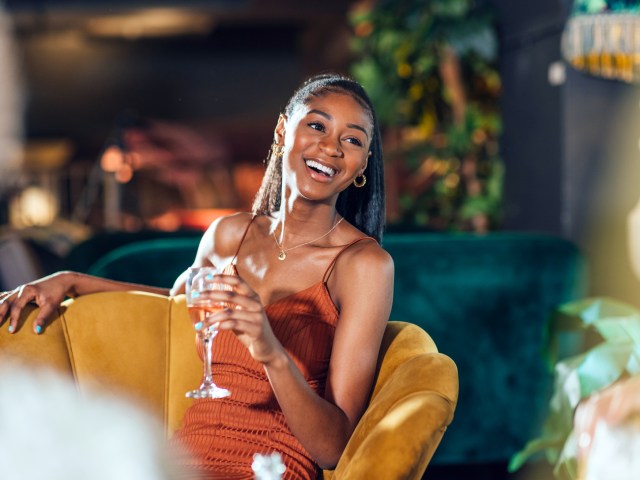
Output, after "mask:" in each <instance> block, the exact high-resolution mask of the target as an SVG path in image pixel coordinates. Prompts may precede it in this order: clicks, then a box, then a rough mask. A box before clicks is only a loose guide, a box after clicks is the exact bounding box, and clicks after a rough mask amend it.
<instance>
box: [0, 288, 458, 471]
mask: <svg viewBox="0 0 640 480" xmlns="http://www.w3.org/2000/svg"><path fill="white" fill-rule="evenodd" d="M35 314H36V312H35V311H34V310H33V309H29V310H28V311H26V312H25V315H23V318H22V319H21V323H20V328H19V329H18V331H17V333H16V334H14V335H10V334H9V333H8V332H7V331H6V328H2V329H0V356H2V357H3V360H2V361H6V357H9V358H18V359H26V360H28V362H29V363H32V364H36V365H38V364H39V365H40V368H42V365H43V364H47V365H51V366H53V367H54V368H56V369H57V370H59V371H61V372H63V373H66V374H68V375H70V376H71V375H72V376H73V377H74V378H75V380H76V382H77V383H78V385H79V387H80V390H84V389H96V388H98V389H102V390H104V391H108V392H110V393H116V394H119V395H124V396H126V397H128V398H130V399H131V400H133V401H135V402H136V403H138V404H139V405H141V406H143V407H144V408H145V409H146V410H147V411H150V412H153V413H154V414H155V415H156V416H157V417H158V418H159V419H161V420H162V421H164V423H165V425H166V428H167V434H168V435H170V434H171V432H173V431H174V430H175V429H176V428H177V427H178V426H179V424H180V420H181V418H182V417H183V415H184V412H185V410H186V409H187V408H188V406H189V404H190V402H191V400H189V399H187V398H185V396H184V393H185V392H186V391H187V390H188V389H191V388H193V387H194V386H195V385H197V384H198V382H199V381H200V380H201V375H202V364H201V362H200V360H199V359H198V357H197V355H196V350H195V343H194V338H195V335H194V331H193V327H192V325H191V322H190V321H189V319H188V315H187V311H186V308H185V305H184V296H183V295H180V296H178V297H176V298H168V297H164V296H161V295H153V294H147V293H142V292H110V293H98V294H93V295H86V296H83V297H79V298H77V299H75V300H69V301H67V302H65V303H64V304H63V306H61V308H60V311H59V315H58V317H56V318H55V319H54V320H53V321H52V322H51V323H50V324H49V325H48V326H47V328H46V329H45V331H44V333H43V334H42V335H39V336H38V335H35V334H33V333H32V331H31V322H32V321H33V319H34V317H35ZM457 394H458V373H457V369H456V366H455V364H454V363H453V361H452V360H451V359H450V358H449V357H447V356H446V355H443V354H441V353H438V351H437V349H436V346H435V343H434V342H433V340H432V339H431V338H430V337H429V335H427V334H426V332H424V330H422V329H421V328H420V327H417V326H416V325H413V324H409V323H403V322H389V324H388V326H387V329H386V331H385V336H384V339H383V344H382V348H381V351H380V356H379V360H378V365H377V374H376V380H375V386H374V389H373V393H372V396H371V400H370V404H369V407H368V408H367V410H366V412H365V414H364V415H363V417H362V419H361V421H360V423H359V424H358V426H357V428H356V430H355V432H354V434H353V436H352V438H351V440H350V441H349V443H348V445H347V447H346V449H345V452H344V455H343V456H342V458H341V460H340V462H339V463H338V465H337V466H336V469H335V471H326V472H325V478H327V479H329V478H330V479H334V480H341V479H369V478H385V479H391V480H393V479H398V480H399V479H416V480H417V479H420V478H421V477H422V474H423V473H424V470H425V469H426V467H427V464H428V463H429V460H430V459H431V457H432V455H433V453H434V451H435V449H436V448H437V446H438V444H439V442H440V440H441V438H442V435H443V433H444V431H445V429H446V428H447V426H448V425H449V424H450V423H451V421H452V419H453V412H454V410H455V406H456V402H457Z"/></svg>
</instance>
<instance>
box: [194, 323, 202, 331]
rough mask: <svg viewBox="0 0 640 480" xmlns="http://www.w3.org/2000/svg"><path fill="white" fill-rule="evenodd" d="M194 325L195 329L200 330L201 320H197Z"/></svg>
mask: <svg viewBox="0 0 640 480" xmlns="http://www.w3.org/2000/svg"><path fill="white" fill-rule="evenodd" d="M194 327H196V330H198V331H200V330H202V322H198V323H196V324H195V325H194Z"/></svg>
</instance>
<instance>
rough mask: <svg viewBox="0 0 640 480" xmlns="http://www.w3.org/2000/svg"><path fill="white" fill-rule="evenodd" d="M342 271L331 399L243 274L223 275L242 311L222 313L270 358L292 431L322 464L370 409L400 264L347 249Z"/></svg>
mask: <svg viewBox="0 0 640 480" xmlns="http://www.w3.org/2000/svg"><path fill="white" fill-rule="evenodd" d="M351 250H353V251H351ZM338 274H339V279H336V281H334V282H333V284H332V291H333V294H334V298H336V299H337V300H338V303H339V305H340V310H341V313H340V318H339V321H338V326H337V328H336V333H335V337H334V344H333V349H332V354H331V360H330V365H329V372H328V377H327V383H326V387H325V397H324V398H322V397H320V396H318V395H317V394H316V392H314V391H313V390H312V389H311V388H310V387H309V385H308V384H307V382H306V380H305V379H304V377H303V376H302V374H301V372H300V371H299V369H298V368H297V366H296V365H295V363H294V362H293V360H292V359H291V358H290V357H289V356H288V355H287V353H286V351H285V350H284V348H283V346H282V344H281V343H280V342H279V341H278V340H277V339H276V338H275V335H274V334H273V331H272V330H271V327H270V325H269V322H268V320H267V318H266V315H265V314H264V310H263V306H262V304H261V303H260V299H259V298H258V296H257V295H256V294H255V292H253V291H252V290H251V289H250V287H248V285H247V284H246V283H245V282H243V281H242V279H240V278H238V277H223V278H224V281H225V282H226V283H228V284H230V285H231V286H232V287H233V288H234V289H235V292H220V293H219V295H220V300H221V301H232V302H235V303H236V304H237V305H238V306H240V307H241V308H240V309H228V310H225V311H223V312H221V313H219V314H217V315H216V316H215V317H214V318H215V320H216V321H217V322H219V323H218V326H219V328H221V329H230V330H233V331H234V332H235V334H236V335H237V336H238V338H239V340H240V341H242V342H243V343H244V344H245V345H246V346H247V348H248V349H249V352H250V353H251V355H252V356H253V358H254V359H256V360H257V361H259V362H262V363H263V365H264V368H265V371H266V373H267V375H268V377H269V381H270V382H271V385H272V387H273V391H274V392H275V395H276V398H277V400H278V403H279V404H280V407H281V408H282V411H283V412H284V415H285V417H286V419H287V424H288V425H289V428H290V429H291V431H292V432H293V434H294V435H295V436H296V437H297V438H298V440H299V441H300V443H302V445H303V446H304V447H305V449H306V450H307V451H308V452H309V453H310V454H311V456H312V457H313V458H314V460H315V461H316V462H317V463H318V465H320V467H322V468H331V467H334V466H335V465H336V463H337V462H338V460H339V458H340V456H341V454H342V452H343V450H344V447H345V446H346V444H347V442H348V440H349V438H350V436H351V434H352V432H353V430H354V428H355V426H356V424H357V422H358V421H359V419H360V417H361V415H362V413H363V411H364V409H365V406H366V402H367V400H368V396H369V394H370V391H371V385H372V382H373V377H374V374H375V368H376V361H377V358H378V353H379V349H380V343H381V341H382V336H383V334H384V329H385V326H386V323H387V320H388V318H389V313H390V310H391V302H392V297H393V261H392V260H391V257H390V256H389V254H388V253H386V252H385V251H384V250H382V249H381V248H379V247H377V246H375V247H374V246H372V245H369V246H366V245H362V247H359V248H353V249H349V250H348V251H346V252H345V253H344V254H343V255H341V257H340V259H339V261H338V264H337V266H336V271H335V272H334V275H335V276H336V277H338Z"/></svg>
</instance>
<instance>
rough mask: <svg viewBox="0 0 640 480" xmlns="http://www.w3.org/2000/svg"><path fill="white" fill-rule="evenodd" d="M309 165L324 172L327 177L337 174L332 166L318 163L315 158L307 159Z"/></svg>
mask: <svg viewBox="0 0 640 480" xmlns="http://www.w3.org/2000/svg"><path fill="white" fill-rule="evenodd" d="M305 163H306V164H307V167H309V168H312V169H313V170H316V171H318V172H320V173H324V174H325V175H326V176H327V177H333V176H334V175H335V174H336V171H335V170H334V169H333V168H331V167H325V166H324V165H322V164H321V163H318V162H316V161H314V160H307V161H306V162H305Z"/></svg>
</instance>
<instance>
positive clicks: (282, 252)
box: [278, 250, 287, 261]
mask: <svg viewBox="0 0 640 480" xmlns="http://www.w3.org/2000/svg"><path fill="white" fill-rule="evenodd" d="M285 258H287V254H286V253H285V252H284V250H280V255H278V260H280V261H282V260H284V259H285Z"/></svg>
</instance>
